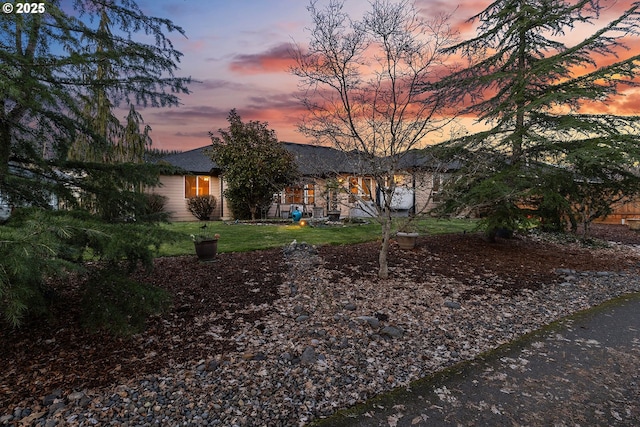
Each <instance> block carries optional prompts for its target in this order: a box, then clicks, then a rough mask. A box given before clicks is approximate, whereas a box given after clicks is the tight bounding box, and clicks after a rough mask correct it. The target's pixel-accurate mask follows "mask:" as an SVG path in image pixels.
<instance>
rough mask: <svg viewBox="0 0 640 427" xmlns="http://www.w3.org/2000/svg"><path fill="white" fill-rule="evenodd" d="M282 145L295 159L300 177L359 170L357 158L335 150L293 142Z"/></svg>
mask: <svg viewBox="0 0 640 427" xmlns="http://www.w3.org/2000/svg"><path fill="white" fill-rule="evenodd" d="M283 144H284V148H286V149H287V150H288V151H289V152H290V153H292V154H293V156H294V157H295V160H296V163H297V164H298V169H299V170H300V173H301V174H302V175H307V176H309V175H327V174H335V173H355V172H357V171H358V170H359V169H358V157H357V156H353V155H350V154H349V153H345V152H343V151H340V150H336V149H335V148H332V147H324V146H321V145H310V144H296V143H293V142H284V143H283Z"/></svg>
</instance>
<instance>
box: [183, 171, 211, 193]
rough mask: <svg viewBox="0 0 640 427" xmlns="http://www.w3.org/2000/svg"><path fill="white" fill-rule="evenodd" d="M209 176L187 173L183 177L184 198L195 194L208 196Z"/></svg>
mask: <svg viewBox="0 0 640 427" xmlns="http://www.w3.org/2000/svg"><path fill="white" fill-rule="evenodd" d="M210 181H211V178H210V177H208V176H201V175H197V176H196V175H188V176H185V177H184V198H185V199H188V198H190V197H196V196H208V195H209V194H210V191H209V182H210Z"/></svg>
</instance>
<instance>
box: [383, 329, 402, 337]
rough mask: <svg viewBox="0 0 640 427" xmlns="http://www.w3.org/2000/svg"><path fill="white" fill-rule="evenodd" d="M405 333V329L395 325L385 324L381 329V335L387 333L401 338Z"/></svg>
mask: <svg viewBox="0 0 640 427" xmlns="http://www.w3.org/2000/svg"><path fill="white" fill-rule="evenodd" d="M403 334H404V331H403V330H402V329H401V328H397V327H395V326H385V327H384V328H382V330H381V331H380V335H386V336H389V337H391V338H399V337H401V336H402V335H403Z"/></svg>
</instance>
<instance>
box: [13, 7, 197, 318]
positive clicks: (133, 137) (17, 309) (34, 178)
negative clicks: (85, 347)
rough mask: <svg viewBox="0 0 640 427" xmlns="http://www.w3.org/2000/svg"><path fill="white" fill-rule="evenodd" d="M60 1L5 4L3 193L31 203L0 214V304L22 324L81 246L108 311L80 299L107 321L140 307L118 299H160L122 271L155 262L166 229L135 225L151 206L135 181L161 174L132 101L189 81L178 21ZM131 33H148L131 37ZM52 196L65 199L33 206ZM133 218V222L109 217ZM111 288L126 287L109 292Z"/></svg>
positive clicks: (165, 97)
mask: <svg viewBox="0 0 640 427" xmlns="http://www.w3.org/2000/svg"><path fill="white" fill-rule="evenodd" d="M62 3H63V2H60V1H58V0H53V1H49V2H46V4H45V12H44V13H37V14H2V15H0V196H1V197H2V200H3V201H5V202H9V203H11V204H12V205H14V206H24V205H28V206H31V207H32V208H31V209H27V208H24V209H22V211H17V212H16V213H15V214H14V215H13V216H12V217H11V218H10V219H9V221H8V222H7V223H6V224H2V225H0V236H2V238H0V312H1V313H2V317H3V318H4V319H6V320H8V321H10V322H11V323H12V324H14V325H17V324H19V323H20V322H21V320H22V319H23V318H24V316H26V315H27V313H34V312H36V311H37V308H38V307H44V306H45V304H43V302H45V300H46V293H47V289H46V280H45V279H47V278H50V277H53V276H56V275H60V274H64V273H65V272H66V271H68V270H70V269H73V268H81V267H82V263H83V260H84V257H85V256H86V251H87V249H88V250H89V251H90V253H91V255H92V257H94V259H98V260H100V261H102V262H101V263H99V265H101V266H104V268H105V270H103V271H102V272H104V277H106V278H108V279H105V281H104V282H100V285H99V286H98V288H100V289H99V291H100V292H102V293H101V294H100V295H99V296H98V297H96V298H91V297H90V295H87V298H86V301H101V303H106V304H107V305H106V306H103V307H104V310H105V312H104V313H102V314H107V316H106V317H105V316H103V315H102V314H101V313H99V312H96V311H94V310H92V307H87V310H88V312H90V313H91V317H92V318H93V319H98V320H99V321H100V319H103V320H104V319H107V320H106V321H107V322H110V321H111V320H113V318H110V317H109V316H108V315H109V313H111V314H113V313H119V314H118V316H120V319H119V320H117V323H119V324H121V325H122V323H121V321H122V322H125V323H126V322H127V318H130V319H133V318H135V317H136V316H135V313H134V314H133V315H132V313H123V312H119V311H118V310H114V307H113V304H115V305H122V304H124V305H128V307H130V308H131V307H134V308H133V309H134V310H136V311H137V312H139V313H148V312H153V311H156V309H159V308H160V306H161V305H162V304H161V303H163V301H164V300H165V299H166V298H165V297H164V296H161V295H159V294H161V292H158V290H157V289H155V290H148V289H146V288H144V287H136V286H133V285H131V286H130V282H129V281H127V280H125V278H123V277H122V276H123V274H125V273H126V272H127V271H128V270H130V269H133V268H135V267H136V266H137V265H138V263H139V262H141V263H143V264H144V265H146V266H150V265H151V260H152V255H153V252H152V248H153V247H157V246H159V244H160V242H161V241H162V240H164V239H166V238H168V237H169V236H168V235H167V234H166V233H163V232H162V230H161V229H159V228H158V227H155V226H153V225H149V224H140V222H141V220H142V219H144V213H145V208H147V211H148V207H147V206H146V203H145V198H144V197H143V195H142V193H141V191H140V190H141V188H142V187H143V186H145V185H153V184H154V183H156V182H157V177H158V174H157V167H155V166H151V165H147V164H141V163H140V162H141V161H142V157H143V154H144V151H145V148H146V147H147V146H148V145H149V143H150V140H149V129H148V127H145V128H144V129H143V130H142V131H141V130H140V127H141V126H142V120H141V116H140V115H139V114H138V113H137V112H136V111H135V108H134V105H142V106H152V107H160V106H164V107H168V106H176V105H178V101H179V99H178V95H179V94H180V93H187V92H188V90H187V86H186V85H187V84H188V82H189V79H187V78H180V77H175V75H174V72H175V71H176V69H177V65H178V62H179V60H180V57H181V53H180V52H178V51H177V50H175V49H174V48H173V46H172V44H171V41H170V40H169V39H168V38H167V36H165V34H164V33H165V32H173V31H175V32H177V33H179V34H183V31H182V29H181V28H179V27H177V26H175V25H174V24H173V23H172V22H171V21H169V20H167V19H162V18H156V17H150V16H147V15H146V14H145V13H144V12H143V11H142V10H140V8H139V7H138V6H137V4H136V3H135V1H133V0H77V1H74V2H73V3H72V4H69V3H70V2H67V3H64V4H62ZM63 6H64V7H63ZM94 24H95V25H94ZM138 33H143V34H144V36H145V37H146V38H148V39H150V40H153V42H152V43H151V44H149V43H145V42H139V41H136V38H137V34H138ZM121 107H124V108H127V107H128V109H129V114H128V117H127V120H126V124H125V125H122V124H121V123H120V121H119V120H118V119H117V118H116V117H115V116H114V113H113V111H115V109H117V108H121ZM78 195H81V200H85V201H86V200H89V201H90V203H86V204H85V205H83V204H82V203H80V200H79V199H78ZM54 204H55V205H58V206H62V207H65V208H67V209H68V210H64V211H63V210H60V211H58V212H51V211H49V210H48V209H37V208H39V207H44V208H49V207H51V205H54ZM78 207H86V208H87V210H89V211H90V212H91V213H99V217H96V216H95V215H90V214H88V213H87V212H82V211H81V210H77V209H76V210H73V208H78ZM131 218H133V219H135V220H136V223H137V224H127V226H126V227H125V226H123V225H122V224H110V222H120V221H122V220H126V219H131ZM104 220H107V221H104ZM124 260H126V261H127V262H128V263H129V267H130V268H129V269H128V270H125V271H123V269H122V267H123V265H122V262H123V261H124ZM98 275H99V276H102V274H101V273H98ZM116 278H117V279H116ZM112 279H113V280H112ZM121 279H122V280H121ZM116 284H117V287H118V289H117V290H116V289H109V287H110V286H116ZM126 288H129V289H126ZM111 291H117V292H115V293H114V292H111ZM121 291H122V292H121ZM116 294H119V295H121V296H122V295H126V297H123V298H119V299H118V300H117V301H108V298H109V295H116ZM156 296H157V298H156ZM110 303H112V304H110ZM145 305H147V307H145ZM151 305H153V306H154V307H151ZM147 309H149V310H147ZM109 319H110V320H109ZM115 323H116V322H114V324H115ZM139 324H140V323H139V322H138V321H137V320H136V325H137V326H139ZM107 326H108V325H107ZM121 329H125V328H124V327H122V328H121Z"/></svg>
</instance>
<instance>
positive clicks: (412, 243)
mask: <svg viewBox="0 0 640 427" xmlns="http://www.w3.org/2000/svg"><path fill="white" fill-rule="evenodd" d="M418 236H419V234H418V232H417V229H416V228H415V226H414V225H413V224H406V225H405V226H404V227H403V228H401V229H400V230H398V232H397V233H396V241H397V242H398V246H400V249H413V248H415V247H416V240H417V239H418Z"/></svg>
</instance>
